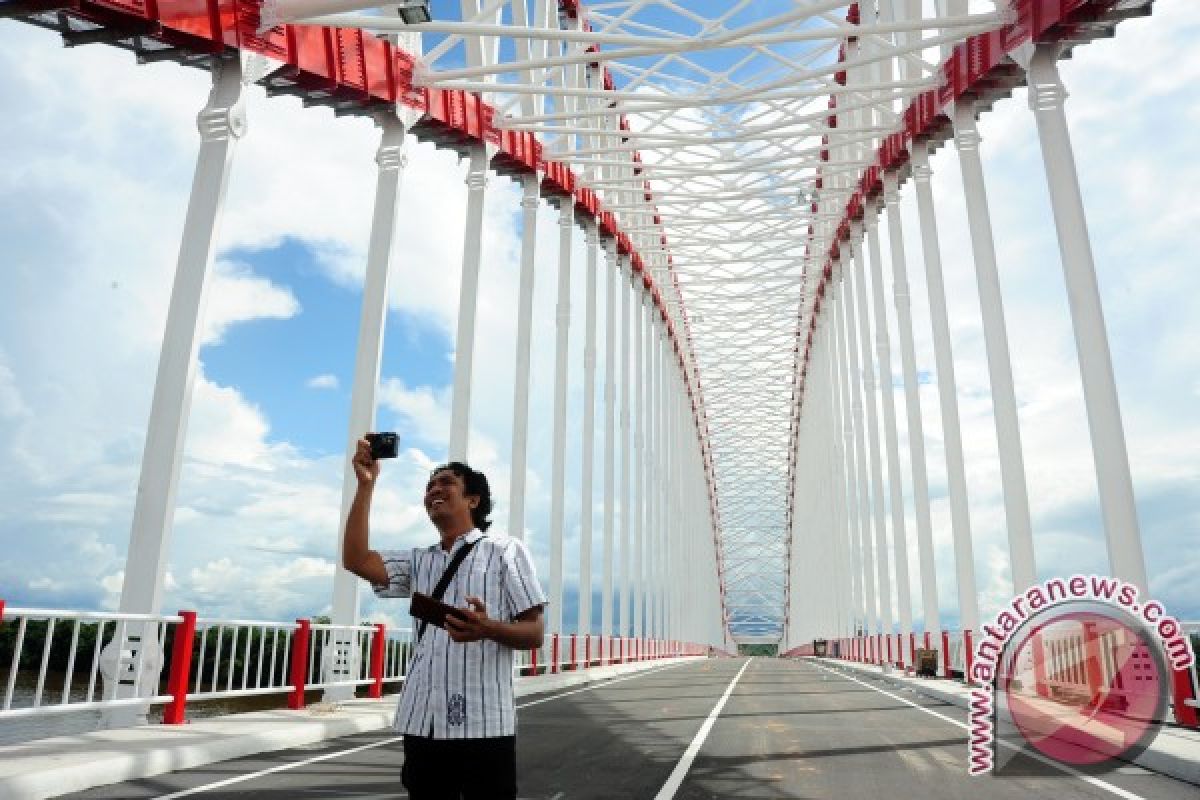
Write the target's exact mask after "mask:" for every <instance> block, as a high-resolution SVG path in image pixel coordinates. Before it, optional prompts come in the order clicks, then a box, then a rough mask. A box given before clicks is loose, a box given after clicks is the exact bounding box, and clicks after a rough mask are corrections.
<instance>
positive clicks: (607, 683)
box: [517, 661, 691, 800]
mask: <svg viewBox="0 0 1200 800" xmlns="http://www.w3.org/2000/svg"><path fill="white" fill-rule="evenodd" d="M689 663H691V662H689V661H683V662H680V663H679V664H667V665H666V666H664V667H656V668H654V669H648V670H646V671H644V672H635V673H633V674H632V675H626V676H624V677H622V678H613V679H612V680H610V681H598V682H596V683H590V684H588V685H587V686H583V687H580V688H578V689H572V690H571V691H569V692H563V693H562V694H556V695H554V696H552V697H543V698H542V699H541V700H530V701H529V702H528V703H521V705H519V706H517V708H529V707H530V706H536V705H539V704H541V703H549V702H550V701H551V700H557V699H559V698H560V697H567V696H569V695H573V694H579V693H580V692H590V691H591V690H592V689H603V688H604V687H606V686H612V685H613V684H614V683H621V682H622V681H629V680H633V679H634V678H640V677H642V676H643V675H653V674H654V673H656V672H662V671H663V670H664V669H672V668H674V667H680V666H683V664H689ZM551 800H553V798H551Z"/></svg>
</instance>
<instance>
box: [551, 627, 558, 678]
mask: <svg viewBox="0 0 1200 800" xmlns="http://www.w3.org/2000/svg"><path fill="white" fill-rule="evenodd" d="M550 672H551V673H552V674H554V673H557V672H558V634H557V633H556V634H553V635H552V636H551V637H550Z"/></svg>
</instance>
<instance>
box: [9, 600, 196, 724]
mask: <svg viewBox="0 0 1200 800" xmlns="http://www.w3.org/2000/svg"><path fill="white" fill-rule="evenodd" d="M0 611H2V612H3V617H4V621H5V623H6V624H9V625H12V624H15V625H16V635H15V639H14V641H13V649H12V656H11V659H10V661H9V664H8V675H7V678H6V680H5V683H4V700H3V706H2V707H0V720H4V719H12V718H17V717H27V716H37V715H43V714H58V713H63V712H76V711H93V710H98V709H101V708H116V707H121V706H128V705H144V704H147V703H148V704H152V705H153V704H162V703H166V702H168V701H170V700H171V699H172V697H171V695H168V694H165V693H163V692H162V691H161V689H162V687H161V686H159V685H158V684H157V675H158V671H159V667H160V666H161V664H162V658H161V649H160V648H159V646H158V643H159V642H161V641H163V640H164V639H165V637H166V634H167V632H168V630H170V629H171V628H173V627H174V626H178V625H179V624H181V623H182V622H183V618H182V617H179V616H158V615H148V614H117V613H94V612H87V611H64V610H59V609H45V608H9V609H4V608H3V606H2V605H0ZM30 623H33V624H34V625H35V626H37V624H38V623H43V624H44V629H43V630H39V631H38V633H39V634H40V635H41V637H42V646H41V654H40V656H38V655H34V657H33V659H31V660H33V661H35V663H36V666H33V667H32V668H25V669H23V662H24V661H26V660H27V659H26V652H25V651H26V648H25V643H26V639H27V636H28V634H29V632H30ZM38 627H40V626H38ZM147 628H149V629H150V631H149V633H150V634H152V635H150V636H148V635H147ZM67 630H70V637H69V643H68V644H67V657H66V664H65V666H64V667H63V670H62V672H61V673H60V672H58V671H57V670H52V669H51V667H52V664H53V663H55V662H57V661H58V659H53V658H52V656H53V654H54V646H55V643H56V640H61V639H63V638H66V637H64V636H63V634H64V633H65V631H67ZM106 637H107V638H106ZM81 642H82V644H83V647H82V648H81V646H80V645H81ZM113 642H116V643H117V646H111V647H108V648H107V649H106V647H105V646H106V645H112V643H113ZM149 642H152V644H148V643H149ZM81 650H82V655H83V658H80V653H81ZM106 650H107V652H106ZM105 673H106V674H105ZM150 675H153V676H154V678H153V680H155V681H156V684H155V685H154V686H149V687H148V686H145V682H146V681H147V680H151V678H150V677H149V676H150ZM129 678H132V681H131V682H130V681H129ZM118 680H121V681H125V682H127V683H128V684H129V685H128V689H129V691H128V692H127V694H128V695H129V696H117V693H116V686H117V681H118ZM31 684H32V687H31ZM85 687H86V688H85ZM143 695H144V696H143Z"/></svg>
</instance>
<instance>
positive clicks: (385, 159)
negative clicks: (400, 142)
mask: <svg viewBox="0 0 1200 800" xmlns="http://www.w3.org/2000/svg"><path fill="white" fill-rule="evenodd" d="M375 163H376V164H377V165H379V170H380V171H381V172H396V171H398V170H402V169H404V168H405V167H407V166H408V154H407V153H405V152H404V148H403V147H399V146H390V145H389V146H385V147H380V148H379V151H378V152H377V153H375Z"/></svg>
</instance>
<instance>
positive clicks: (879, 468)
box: [846, 225, 892, 634]
mask: <svg viewBox="0 0 1200 800" xmlns="http://www.w3.org/2000/svg"><path fill="white" fill-rule="evenodd" d="M861 235H862V234H861V230H859V229H858V226H857V225H855V230H854V231H853V232H851V234H850V247H851V252H852V253H853V255H854V269H853V270H852V271H851V273H850V274H851V275H852V279H851V280H850V281H848V283H847V287H846V290H847V292H850V293H852V294H853V296H854V297H855V299H856V304H857V306H858V308H857V319H858V326H859V342H858V344H859V347H860V348H861V356H862V383H863V404H864V406H865V408H864V410H863V413H864V416H865V417H866V418H867V440H868V442H869V443H870V453H869V457H870V465H871V499H872V501H873V503H872V505H873V510H874V523H875V525H874V527H875V565H876V568H877V574H878V578H877V580H878V588H879V618H880V619H879V621H880V633H885V634H890V633H892V588H891V581H890V576H889V574H888V557H887V521H886V519H885V512H884V506H883V461H882V459H881V458H880V455H879V420H878V417H877V414H878V411H877V409H876V404H875V365H874V362H873V361H872V359H871V321H870V318H869V316H868V314H867V287H866V285H865V284H866V267H865V266H864V265H863V257H862V247H861V244H860V240H859V238H858V237H859V236H861ZM847 311H848V312H849V314H848V316H849V318H850V323H849V324H850V326H851V327H853V325H854V320H855V311H854V310H851V309H850V307H849V306H847Z"/></svg>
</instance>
